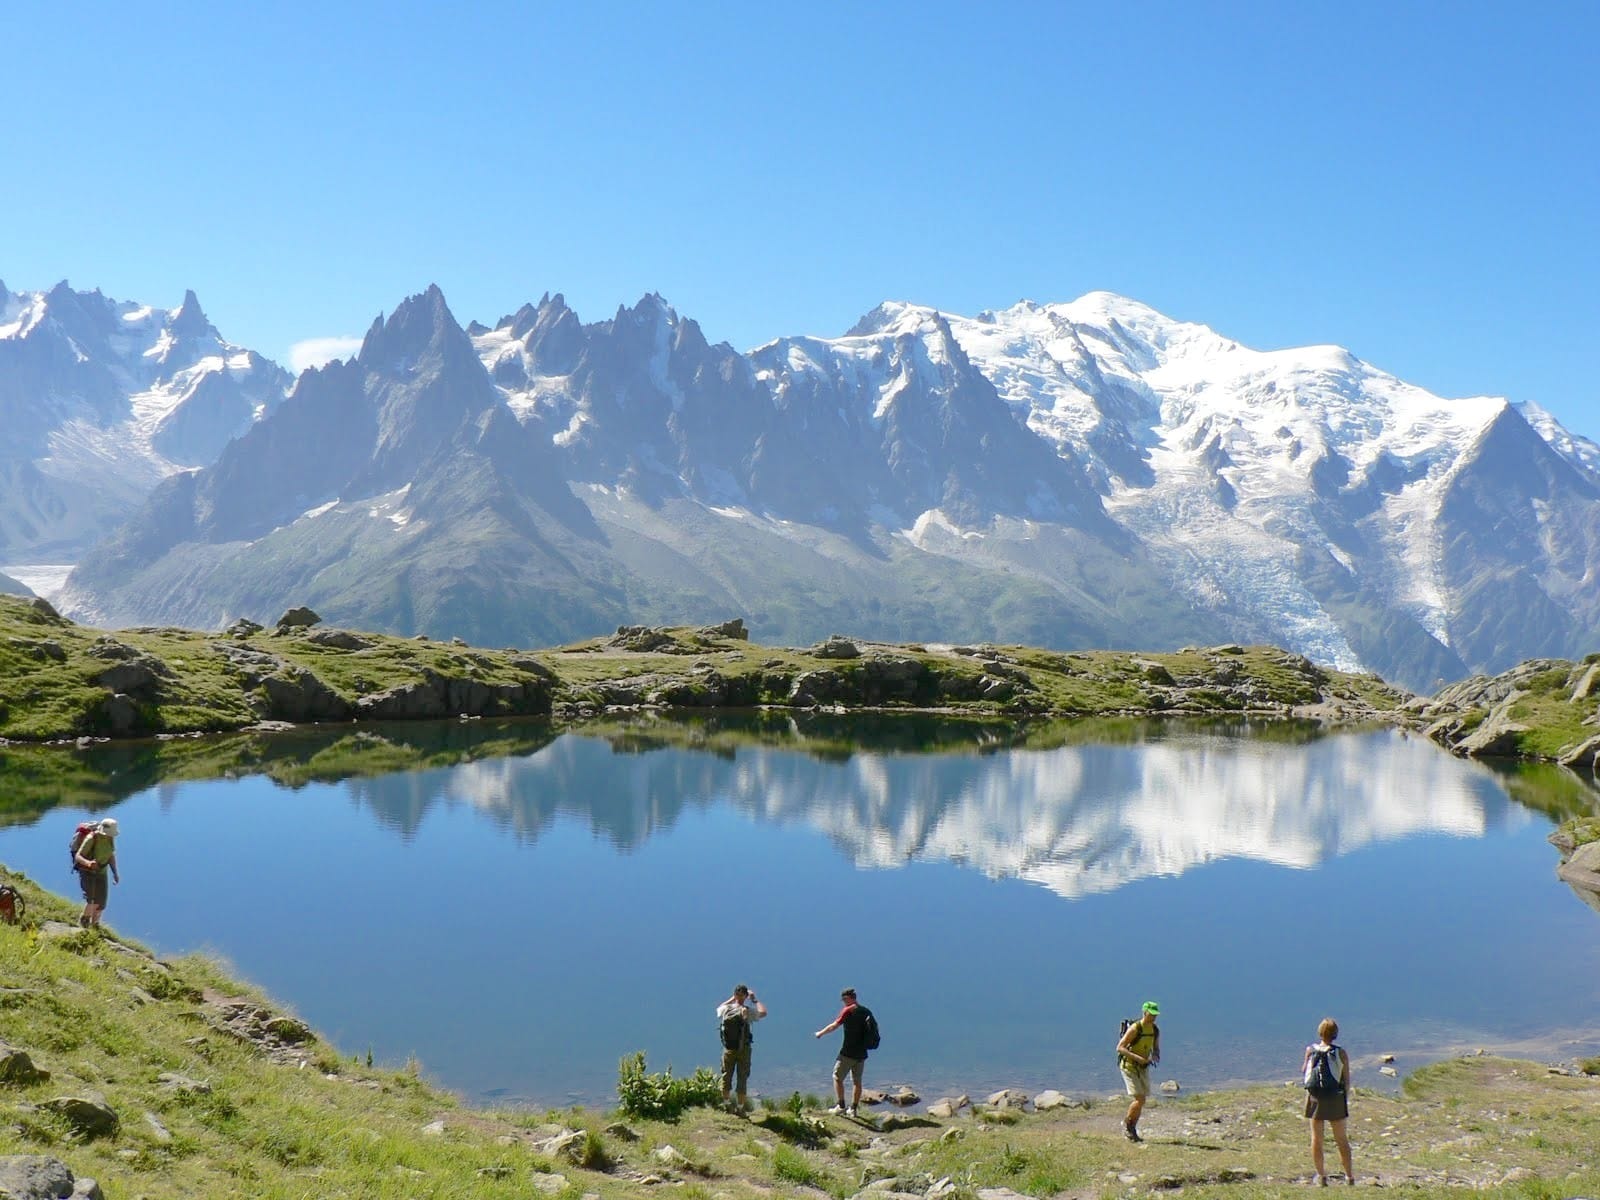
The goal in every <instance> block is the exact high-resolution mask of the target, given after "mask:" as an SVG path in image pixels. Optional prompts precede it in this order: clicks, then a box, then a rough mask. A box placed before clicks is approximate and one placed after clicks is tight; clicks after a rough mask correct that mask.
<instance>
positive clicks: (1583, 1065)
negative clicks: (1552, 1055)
mask: <svg viewBox="0 0 1600 1200" xmlns="http://www.w3.org/2000/svg"><path fill="white" fill-rule="evenodd" d="M1578 1070H1580V1071H1582V1072H1583V1073H1584V1074H1585V1075H1600V1058H1585V1059H1580V1060H1579V1062H1578Z"/></svg>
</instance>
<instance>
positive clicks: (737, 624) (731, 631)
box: [695, 617, 750, 642]
mask: <svg viewBox="0 0 1600 1200" xmlns="http://www.w3.org/2000/svg"><path fill="white" fill-rule="evenodd" d="M695 632H696V633H698V634H699V635H700V636H701V637H719V638H732V639H733V640H735V641H740V642H748V641H749V640H750V631H749V630H748V629H746V628H745V627H744V618H743V617H735V618H733V620H731V621H724V622H723V623H722V624H721V625H704V626H702V627H701V628H699V629H697V630H695Z"/></svg>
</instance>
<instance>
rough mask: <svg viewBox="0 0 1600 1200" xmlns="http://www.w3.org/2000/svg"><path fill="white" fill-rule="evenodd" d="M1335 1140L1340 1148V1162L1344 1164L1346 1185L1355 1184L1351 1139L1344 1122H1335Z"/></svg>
mask: <svg viewBox="0 0 1600 1200" xmlns="http://www.w3.org/2000/svg"><path fill="white" fill-rule="evenodd" d="M1333 1140H1334V1142H1335V1143H1336V1144H1337V1145H1338V1147H1339V1161H1340V1162H1341V1163H1342V1164H1344V1181H1345V1182H1346V1183H1354V1182H1355V1181H1356V1168H1355V1163H1354V1162H1352V1161H1351V1155H1350V1137H1349V1135H1348V1134H1347V1133H1346V1132H1345V1128H1344V1122H1343V1121H1335V1122H1333Z"/></svg>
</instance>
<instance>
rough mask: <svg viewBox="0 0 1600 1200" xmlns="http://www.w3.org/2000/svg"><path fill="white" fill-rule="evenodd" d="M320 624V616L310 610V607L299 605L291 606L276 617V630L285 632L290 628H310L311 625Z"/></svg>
mask: <svg viewBox="0 0 1600 1200" xmlns="http://www.w3.org/2000/svg"><path fill="white" fill-rule="evenodd" d="M320 624H322V618H321V617H319V616H317V614H316V613H314V612H312V611H311V609H309V608H306V607H305V606H304V605H301V606H300V607H298V608H291V609H290V610H289V611H288V612H286V613H284V614H283V616H281V617H279V618H278V632H279V633H286V632H288V631H289V630H291V629H310V628H311V627H312V626H313V625H320Z"/></svg>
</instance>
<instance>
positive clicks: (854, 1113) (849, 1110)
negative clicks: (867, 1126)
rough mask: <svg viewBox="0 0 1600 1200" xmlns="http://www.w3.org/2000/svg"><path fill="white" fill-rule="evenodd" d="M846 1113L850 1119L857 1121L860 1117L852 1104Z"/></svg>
mask: <svg viewBox="0 0 1600 1200" xmlns="http://www.w3.org/2000/svg"><path fill="white" fill-rule="evenodd" d="M847 1111H848V1112H849V1113H850V1115H851V1116H852V1117H856V1118H858V1119H859V1118H860V1116H861V1114H860V1113H859V1112H858V1111H857V1110H856V1106H855V1105H854V1104H852V1105H851V1106H850V1107H849V1109H848V1110H847Z"/></svg>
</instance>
